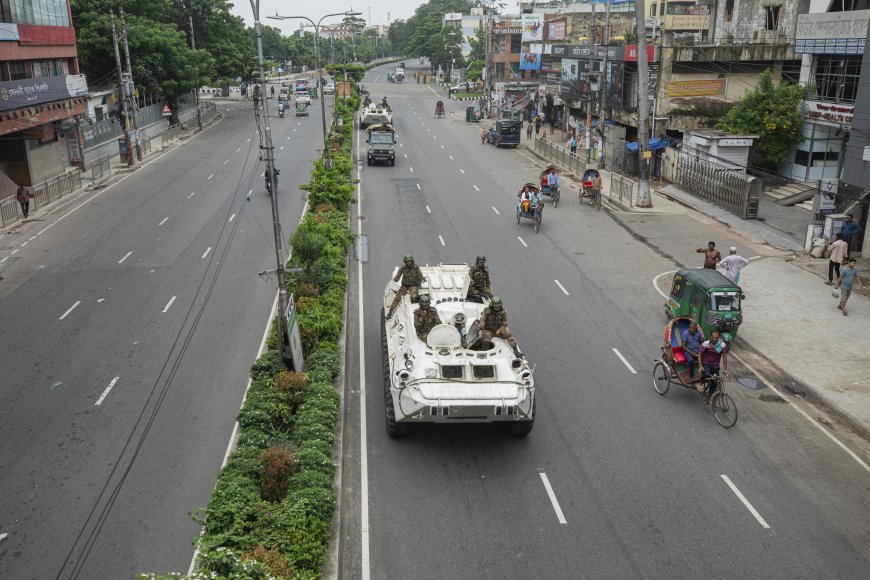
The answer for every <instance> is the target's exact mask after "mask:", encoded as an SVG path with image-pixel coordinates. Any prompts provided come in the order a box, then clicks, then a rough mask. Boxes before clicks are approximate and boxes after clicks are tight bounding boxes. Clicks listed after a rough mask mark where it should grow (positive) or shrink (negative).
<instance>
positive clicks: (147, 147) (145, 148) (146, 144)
mask: <svg viewBox="0 0 870 580" xmlns="http://www.w3.org/2000/svg"><path fill="white" fill-rule="evenodd" d="M149 153H151V137H142V154H143V155H148V154H149Z"/></svg>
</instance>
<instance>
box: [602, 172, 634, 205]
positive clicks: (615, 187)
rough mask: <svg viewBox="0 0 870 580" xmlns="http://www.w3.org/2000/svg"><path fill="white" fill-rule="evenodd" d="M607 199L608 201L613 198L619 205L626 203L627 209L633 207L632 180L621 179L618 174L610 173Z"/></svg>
mask: <svg viewBox="0 0 870 580" xmlns="http://www.w3.org/2000/svg"><path fill="white" fill-rule="evenodd" d="M607 197H609V198H610V199H613V198H614V197H615V198H616V199H617V201H619V202H621V203H625V201H628V205H629V207H632V206H634V180H631V179H629V178H627V177H623V176H622V175H620V174H618V173H615V172H611V173H610V191H609V192H607Z"/></svg>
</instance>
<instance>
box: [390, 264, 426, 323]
mask: <svg viewBox="0 0 870 580" xmlns="http://www.w3.org/2000/svg"><path fill="white" fill-rule="evenodd" d="M404 262H405V265H404V266H403V267H401V268H399V271H398V272H396V276H395V277H394V278H393V282H398V281H399V280H400V279H401V280H402V286H401V287H400V288H399V291H398V292H396V298H395V299H394V300H393V303H392V304H391V305H390V311H389V312H388V313H387V318H388V319H389V318H390V317H392V316H393V312H395V311H396V307H397V306H398V305H399V302H400V301H401V300H402V296H403V295H405V294H408V293H410V294H411V303H412V304H414V303H416V302H417V295H418V294H419V292H420V284H422V283H423V279H424V278H423V272H422V270H420V266H418V265H417V264H415V263H414V256H405V260H404Z"/></svg>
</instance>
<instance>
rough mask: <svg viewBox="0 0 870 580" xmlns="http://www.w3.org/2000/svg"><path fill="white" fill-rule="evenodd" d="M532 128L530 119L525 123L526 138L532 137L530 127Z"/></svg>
mask: <svg viewBox="0 0 870 580" xmlns="http://www.w3.org/2000/svg"><path fill="white" fill-rule="evenodd" d="M533 128H534V127H533V126H532V122H531V121H529V122H528V123H526V140H528V139H531V138H532V129H533Z"/></svg>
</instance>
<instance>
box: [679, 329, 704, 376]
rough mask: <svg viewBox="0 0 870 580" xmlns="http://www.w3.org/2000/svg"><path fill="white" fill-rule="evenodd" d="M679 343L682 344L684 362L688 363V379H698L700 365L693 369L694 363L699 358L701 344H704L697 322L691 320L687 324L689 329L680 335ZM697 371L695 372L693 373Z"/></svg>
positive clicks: (702, 334) (702, 332)
mask: <svg viewBox="0 0 870 580" xmlns="http://www.w3.org/2000/svg"><path fill="white" fill-rule="evenodd" d="M680 342H682V344H683V354H684V355H685V356H686V362H687V363H689V378H691V379H693V380H694V379H698V378H700V377H701V365H700V364H698V366H697V368H696V367H695V361H696V360H698V358H699V353H700V349H701V344H703V343H704V331H702V330H701V329H700V328H698V323H697V321H695V320H693V321H692V322H690V323H689V328H687V329H686V330H684V331H683V332H682V333H681V334H680ZM695 371H697V372H695Z"/></svg>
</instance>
